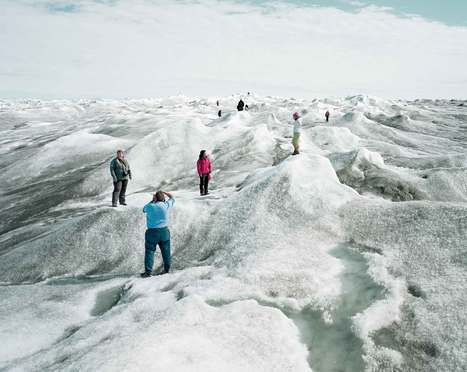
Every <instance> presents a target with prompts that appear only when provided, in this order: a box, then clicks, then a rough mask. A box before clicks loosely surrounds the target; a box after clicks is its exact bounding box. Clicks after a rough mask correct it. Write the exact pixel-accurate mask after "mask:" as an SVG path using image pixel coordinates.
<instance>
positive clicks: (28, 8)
mask: <svg viewBox="0 0 467 372" xmlns="http://www.w3.org/2000/svg"><path fill="white" fill-rule="evenodd" d="M388 6H390V7H391V8H387V7H388ZM0 10H1V11H0V45H2V47H1V48H0V98H30V97H31V98H81V97H82V98H124V97H154V96H166V95H173V94H186V95H190V96H219V95H229V94H232V93H239V92H245V91H254V92H256V93H259V94H270V95H278V96H295V97H316V96H320V97H322V96H345V95H353V94H368V95H374V96H380V97H387V98H410V99H411V98H462V99H466V98H467V69H466V68H465V66H467V24H466V25H464V24H465V20H464V19H463V18H464V17H465V15H466V14H467V0H462V1H461V0H450V1H443V2H441V1H433V0H424V1H422V0H406V1H402V0H396V1H385V0H373V1H371V3H370V2H369V1H367V0H313V1H312V0H308V1H301V0H300V1H299V0H291V1H275V2H267V1H262V0H240V1H238V0H231V1H227V0H225V1H224V0H223V1H216V0H184V1H173V0H131V1H130V0H126V1H124V0H74V1H73V0H58V1H54V0H18V1H12V0H0ZM433 21H436V22H433Z"/></svg>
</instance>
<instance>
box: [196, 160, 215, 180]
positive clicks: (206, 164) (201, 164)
mask: <svg viewBox="0 0 467 372" xmlns="http://www.w3.org/2000/svg"><path fill="white" fill-rule="evenodd" d="M196 168H197V169H198V174H199V175H200V176H201V175H202V174H208V173H211V170H212V166H211V160H209V158H208V157H205V158H204V159H200V160H198V162H197V163H196Z"/></svg>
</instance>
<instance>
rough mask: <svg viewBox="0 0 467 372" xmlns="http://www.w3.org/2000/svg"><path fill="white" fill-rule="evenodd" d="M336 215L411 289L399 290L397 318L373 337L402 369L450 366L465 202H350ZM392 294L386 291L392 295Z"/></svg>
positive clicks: (460, 357)
mask: <svg viewBox="0 0 467 372" xmlns="http://www.w3.org/2000/svg"><path fill="white" fill-rule="evenodd" d="M343 215H344V221H345V224H346V226H347V231H349V234H350V238H351V239H353V240H354V241H355V242H357V243H359V244H361V245H362V246H364V247H368V249H370V248H371V250H373V251H374V250H376V251H379V252H381V253H382V254H383V255H384V256H385V257H386V258H387V261H386V262H385V266H387V268H388V270H390V273H391V275H392V276H394V277H395V280H400V279H402V278H404V279H405V280H406V283H407V288H408V292H409V293H410V294H411V295H410V296H409V293H407V294H406V295H405V296H407V297H408V299H407V300H406V301H404V307H405V310H404V312H403V313H402V314H401V319H400V320H399V319H398V317H394V319H393V321H394V323H392V324H385V325H384V328H387V330H385V331H381V332H380V333H376V337H375V339H376V340H377V341H379V342H380V343H382V344H383V345H385V346H387V347H390V348H396V349H398V350H400V352H401V353H402V354H403V355H404V366H405V367H404V368H405V369H408V370H418V369H419V368H422V367H421V365H425V366H426V367H425V368H426V369H431V368H433V369H434V370H446V371H450V370H457V369H458V368H459V367H460V366H461V365H463V364H464V362H465V361H466V360H467V359H466V357H467V354H466V351H465V348H464V347H463V344H464V339H465V329H464V327H463V325H465V324H466V322H467V318H466V315H465V311H463V309H465V306H466V305H467V303H466V299H465V296H464V292H465V283H466V281H467V274H466V262H465V259H463V258H462V257H465V255H466V253H467V252H466V249H465V241H466V238H467V218H465V216H467V208H466V206H465V205H458V206H456V205H453V204H448V203H428V202H413V203H400V204H391V203H388V202H384V203H383V202H376V201H373V202H370V201H363V200H355V201H353V202H352V203H350V204H349V205H348V206H345V207H344V208H343ZM375 275H378V274H377V273H375ZM396 288H397V287H396ZM389 294H391V292H390V293H389ZM396 295H397V291H393V294H392V296H395V299H394V300H397V296H396ZM399 295H400V293H399ZM400 302H402V301H400ZM377 319H378V321H379V322H381V320H382V319H384V317H378V318H377ZM415 319H416V321H415ZM401 326H402V327H401ZM403 329H405V330H409V329H410V331H409V333H407V334H405V333H404V331H402V330H403ZM430 345H431V346H430Z"/></svg>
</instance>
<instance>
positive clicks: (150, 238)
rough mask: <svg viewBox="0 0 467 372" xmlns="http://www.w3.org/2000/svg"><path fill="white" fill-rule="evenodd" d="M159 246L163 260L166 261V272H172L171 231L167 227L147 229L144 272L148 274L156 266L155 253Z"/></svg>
mask: <svg viewBox="0 0 467 372" xmlns="http://www.w3.org/2000/svg"><path fill="white" fill-rule="evenodd" d="M157 245H159V249H160V250H161V253H162V260H163V261H164V271H165V272H166V273H168V272H169V270H170V260H171V257H170V231H169V229H168V228H167V227H161V228H157V229H147V230H146V233H145V234H144V247H145V253H144V271H145V272H146V273H147V274H150V273H151V272H152V268H153V266H154V253H155V252H156V247H157Z"/></svg>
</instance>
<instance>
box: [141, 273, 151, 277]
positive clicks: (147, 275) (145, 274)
mask: <svg viewBox="0 0 467 372" xmlns="http://www.w3.org/2000/svg"><path fill="white" fill-rule="evenodd" d="M139 275H140V276H141V278H149V277H150V276H151V273H141V274H139Z"/></svg>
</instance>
